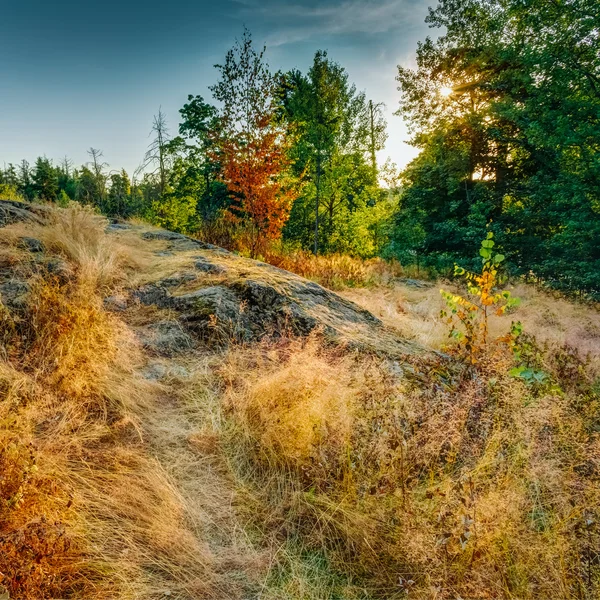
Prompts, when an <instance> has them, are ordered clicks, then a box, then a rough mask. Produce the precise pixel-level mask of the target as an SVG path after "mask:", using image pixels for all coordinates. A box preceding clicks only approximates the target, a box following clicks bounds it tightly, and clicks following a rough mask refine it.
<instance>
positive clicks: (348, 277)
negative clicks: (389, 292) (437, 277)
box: [262, 246, 410, 290]
mask: <svg viewBox="0 0 600 600" xmlns="http://www.w3.org/2000/svg"><path fill="white" fill-rule="evenodd" d="M262 258H263V260H264V261H265V262H268V263H269V264H272V265H275V266H276V267H279V268H280V269H285V270H286V271H291V272H292V273H296V274H297V275H300V276H302V277H306V278H307V279H312V280H313V281H316V282H317V283H319V284H321V285H323V286H325V287H328V288H330V289H332V290H341V289H344V288H348V287H351V288H354V287H369V286H374V285H386V284H388V283H389V282H390V281H392V280H393V279H394V278H396V277H400V276H405V277H408V276H410V275H409V274H408V272H407V271H406V270H405V269H403V268H402V267H401V266H400V264H399V263H397V262H387V261H384V260H382V259H380V258H373V259H370V260H363V259H361V258H353V257H352V256H347V255H344V254H329V255H318V256H315V255H314V254H311V253H310V252H307V251H305V250H294V251H290V250H286V249H281V248H278V247H276V246H274V247H273V248H271V249H270V250H268V251H267V252H266V253H265V255H264V256H263V257H262Z"/></svg>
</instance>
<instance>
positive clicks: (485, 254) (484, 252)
mask: <svg viewBox="0 0 600 600" xmlns="http://www.w3.org/2000/svg"><path fill="white" fill-rule="evenodd" d="M479 255H480V256H483V258H485V259H488V258H489V257H490V256H491V255H492V253H491V252H490V251H489V250H488V249H487V248H481V250H479Z"/></svg>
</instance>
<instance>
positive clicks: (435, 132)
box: [0, 0, 600, 295]
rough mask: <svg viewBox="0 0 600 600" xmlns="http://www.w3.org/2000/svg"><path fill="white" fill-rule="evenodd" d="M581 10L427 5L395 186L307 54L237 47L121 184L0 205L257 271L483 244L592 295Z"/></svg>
mask: <svg viewBox="0 0 600 600" xmlns="http://www.w3.org/2000/svg"><path fill="white" fill-rule="evenodd" d="M596 8H597V6H596V1H595V0H568V1H567V0H461V1H460V2H459V1H457V0H441V1H440V2H439V4H438V6H437V7H436V8H434V9H430V11H429V15H428V17H427V19H426V20H427V22H428V23H429V24H430V26H431V27H434V28H440V29H443V31H444V33H443V34H442V35H440V36H439V37H437V39H435V40H433V39H431V38H427V39H426V40H425V41H423V42H421V43H419V45H418V48H417V55H416V59H417V61H416V64H417V66H416V68H414V69H409V68H405V67H398V75H397V81H398V84H399V87H398V89H399V92H400V107H399V109H398V111H397V114H399V115H401V116H402V117H404V119H405V120H406V121H407V123H408V125H409V129H410V132H411V135H412V139H411V143H412V144H413V145H415V146H416V147H417V148H419V149H420V153H419V155H418V156H417V158H415V159H414V160H413V161H412V162H411V163H410V164H409V165H408V166H407V167H406V168H405V169H404V171H403V172H402V173H401V174H400V176H399V175H398V173H397V172H396V169H395V168H394V166H393V165H392V164H391V163H389V162H387V163H386V164H385V165H378V162H377V154H378V152H379V151H380V150H382V149H383V147H384V144H385V141H386V137H387V134H386V121H385V118H384V112H383V107H382V105H380V104H378V103H375V102H373V101H372V100H371V99H369V98H367V96H366V94H365V93H364V92H361V91H358V90H357V89H356V86H355V85H353V84H352V83H351V82H350V81H349V78H348V74H347V72H346V70H345V69H344V68H343V67H342V66H341V65H340V64H338V63H336V62H335V61H333V60H331V59H330V58H329V56H328V55H327V53H326V52H324V51H318V52H317V53H316V54H315V56H314V60H313V62H312V65H311V66H310V68H309V69H308V70H307V72H301V71H299V70H292V71H289V72H272V71H271V70H270V69H269V67H268V65H267V63H266V61H265V49H264V48H256V46H255V45H254V43H253V41H252V37H251V35H250V33H249V32H248V31H245V32H244V34H243V36H242V38H241V39H240V40H238V41H236V43H235V45H234V47H233V48H232V49H231V50H230V51H229V52H228V53H227V55H226V56H225V60H224V61H223V63H222V64H220V65H216V69H217V73H218V79H217V82H216V83H215V84H214V85H213V86H212V87H211V88H210V91H211V94H212V98H211V99H210V101H206V100H205V99H204V98H203V97H201V96H197V95H196V96H194V95H190V96H189V97H188V100H187V102H186V103H185V104H184V106H183V107H182V108H181V110H180V111H179V112H180V117H181V118H180V123H179V126H178V129H177V132H176V134H175V135H170V132H169V130H168V127H167V123H166V121H165V118H164V115H163V114H162V111H159V113H158V114H157V116H156V117H155V118H154V123H153V126H152V130H153V141H152V143H151V145H150V147H149V148H148V152H147V154H146V156H145V158H144V160H143V162H142V164H141V165H140V168H139V169H138V170H137V171H136V172H135V173H134V174H133V175H132V176H131V177H130V176H129V175H128V174H127V173H125V172H124V171H119V172H115V171H109V170H108V165H106V163H105V162H103V157H102V153H101V152H100V151H99V150H96V149H93V148H92V149H90V150H89V155H90V160H89V162H88V163H87V164H86V165H83V166H81V167H78V168H76V169H75V168H73V167H72V165H71V163H70V161H68V160H66V159H65V160H64V161H62V162H61V163H59V164H53V163H52V162H51V161H50V160H48V159H46V158H43V157H42V158H38V159H37V161H36V162H35V164H34V165H32V166H30V165H28V164H27V163H26V162H25V161H23V163H22V164H21V165H19V166H18V167H15V166H13V165H9V166H8V167H7V168H6V169H5V170H4V171H2V172H0V186H1V187H0V193H2V195H4V196H6V195H7V194H8V193H14V194H18V195H21V196H23V197H25V198H27V199H34V198H38V199H41V200H46V201H53V202H68V201H71V200H77V201H79V202H83V203H86V204H92V205H94V206H97V207H98V209H99V210H101V211H102V212H104V213H105V214H107V215H109V216H115V217H123V218H127V217H131V216H140V217H142V218H145V219H148V220H150V221H152V222H154V223H156V224H158V225H161V226H164V227H167V228H170V229H174V230H177V231H182V232H186V233H193V234H196V235H199V236H203V237H204V238H205V239H207V240H209V241H213V242H215V243H218V244H221V245H225V246H228V247H230V248H234V249H238V250H243V251H246V252H248V253H249V254H251V255H252V256H261V255H262V254H263V253H264V252H265V251H266V250H267V249H268V248H269V246H270V245H272V244H281V243H283V244H285V245H287V246H291V247H295V248H303V249H305V250H310V251H312V252H314V253H334V252H339V253H347V254H352V255H355V256H360V257H365V258H366V257H371V256H382V257H384V258H396V259H399V260H400V261H401V262H402V263H404V264H407V263H416V264H417V265H423V266H424V267H427V268H429V269H433V270H436V271H437V272H439V273H442V274H449V273H451V272H452V271H453V266H454V263H458V264H460V265H461V266H463V267H470V266H472V265H471V264H470V260H471V259H470V258H469V257H471V255H472V248H474V247H477V246H478V241H479V240H480V239H482V238H483V237H485V235H486V233H487V231H489V230H490V229H491V230H492V231H493V233H494V236H495V239H496V240H497V242H498V244H499V246H500V247H502V249H503V253H504V254H505V255H506V258H507V260H506V262H505V264H506V265H507V268H508V269H509V270H510V271H511V272H512V273H514V274H516V275H523V276H526V277H534V278H537V279H539V280H542V281H544V282H545V283H547V284H549V285H552V286H554V287H557V288H560V289H567V290H578V291H583V292H586V293H588V294H592V295H594V294H596V295H598V294H600V243H599V241H598V240H599V239H600V158H599V157H600V154H599V149H600V53H599V52H598V47H600V43H599V42H600V40H599V37H600V33H599V32H600V11H597V10H596Z"/></svg>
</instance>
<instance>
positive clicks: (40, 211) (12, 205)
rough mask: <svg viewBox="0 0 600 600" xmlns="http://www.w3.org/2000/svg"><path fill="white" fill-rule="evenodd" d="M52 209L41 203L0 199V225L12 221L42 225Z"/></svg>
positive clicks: (2, 225)
mask: <svg viewBox="0 0 600 600" xmlns="http://www.w3.org/2000/svg"><path fill="white" fill-rule="evenodd" d="M49 211H50V209H49V208H47V207H46V206H42V205H41V204H31V203H29V202H16V201H14V200H1V199H0V227H4V226H5V225H9V224H10V223H19V222H26V223H27V222H33V223H38V224H40V225H42V224H43V223H44V222H45V220H46V218H47V217H48V213H49Z"/></svg>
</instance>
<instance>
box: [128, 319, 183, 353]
mask: <svg viewBox="0 0 600 600" xmlns="http://www.w3.org/2000/svg"><path fill="white" fill-rule="evenodd" d="M137 335H138V338H139V339H140V341H141V343H142V345H143V346H144V348H145V349H146V350H148V351H150V352H151V353H154V354H157V355H158V356H166V357H171V356H175V355H176V354H181V353H182V352H186V351H187V350H189V349H190V348H193V347H194V340H193V339H192V337H191V336H190V335H189V333H188V332H186V331H185V330H184V328H183V327H182V325H181V323H179V322H178V321H158V322H157V323H152V324H151V325H148V326H146V327H144V328H142V329H140V330H138V331H137Z"/></svg>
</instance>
